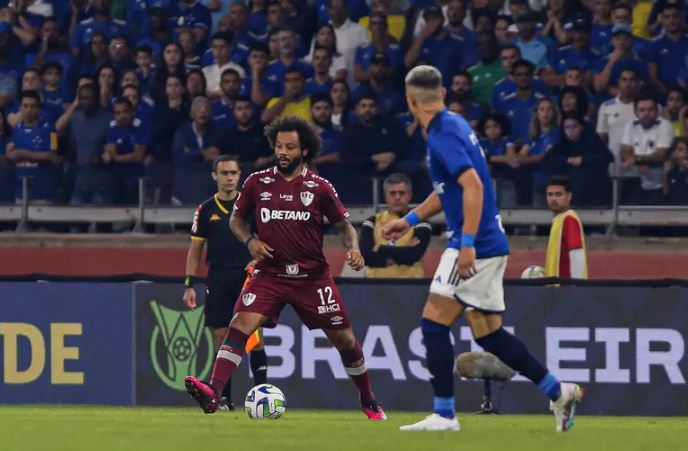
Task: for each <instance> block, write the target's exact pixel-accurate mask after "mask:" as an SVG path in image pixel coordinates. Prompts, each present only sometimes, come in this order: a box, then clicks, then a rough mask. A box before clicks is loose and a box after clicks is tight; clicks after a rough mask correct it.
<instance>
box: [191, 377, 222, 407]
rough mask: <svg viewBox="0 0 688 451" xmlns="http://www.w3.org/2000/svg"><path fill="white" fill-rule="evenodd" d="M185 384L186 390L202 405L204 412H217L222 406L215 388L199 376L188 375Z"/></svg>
mask: <svg viewBox="0 0 688 451" xmlns="http://www.w3.org/2000/svg"><path fill="white" fill-rule="evenodd" d="M184 385H186V391H187V392H188V393H189V394H190V395H191V397H192V398H193V399H195V400H196V402H197V403H198V405H199V406H201V409H203V412H205V413H215V411H216V410H217V409H218V408H219V407H220V402H219V401H218V399H217V394H215V389H214V388H213V387H211V386H210V385H208V384H206V383H205V382H203V381H201V380H200V379H198V378H197V377H194V376H186V377H185V378H184Z"/></svg>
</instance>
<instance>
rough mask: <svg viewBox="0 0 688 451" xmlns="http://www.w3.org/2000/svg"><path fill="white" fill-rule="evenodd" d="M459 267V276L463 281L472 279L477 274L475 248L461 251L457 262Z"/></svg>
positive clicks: (466, 248)
mask: <svg viewBox="0 0 688 451" xmlns="http://www.w3.org/2000/svg"><path fill="white" fill-rule="evenodd" d="M456 264H457V265H458V267H459V276H461V278H462V279H470V278H471V277H473V276H474V275H475V274H476V273H477V272H478V270H477V268H476V267H475V248H474V247H462V248H461V250H460V251H459V259H458V261H457V262H456Z"/></svg>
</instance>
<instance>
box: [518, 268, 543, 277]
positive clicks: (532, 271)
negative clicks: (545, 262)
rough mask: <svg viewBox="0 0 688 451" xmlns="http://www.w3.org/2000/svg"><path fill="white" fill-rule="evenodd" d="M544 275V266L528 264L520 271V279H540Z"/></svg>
mask: <svg viewBox="0 0 688 451" xmlns="http://www.w3.org/2000/svg"><path fill="white" fill-rule="evenodd" d="M542 277H545V268H543V267H542V266H537V265H530V266H529V267H527V268H526V269H524V270H523V272H522V273H521V279H540V278H542Z"/></svg>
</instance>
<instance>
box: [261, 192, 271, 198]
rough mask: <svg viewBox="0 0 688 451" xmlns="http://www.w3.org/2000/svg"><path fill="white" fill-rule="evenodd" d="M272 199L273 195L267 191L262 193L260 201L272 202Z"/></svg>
mask: <svg viewBox="0 0 688 451" xmlns="http://www.w3.org/2000/svg"><path fill="white" fill-rule="evenodd" d="M271 197H272V193H268V192H267V191H263V192H262V193H260V200H270V198H271Z"/></svg>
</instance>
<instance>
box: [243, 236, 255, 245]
mask: <svg viewBox="0 0 688 451" xmlns="http://www.w3.org/2000/svg"><path fill="white" fill-rule="evenodd" d="M255 239H256V237H254V236H253V235H251V236H250V237H248V238H246V241H244V246H246V247H248V243H250V242H251V240H255Z"/></svg>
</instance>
